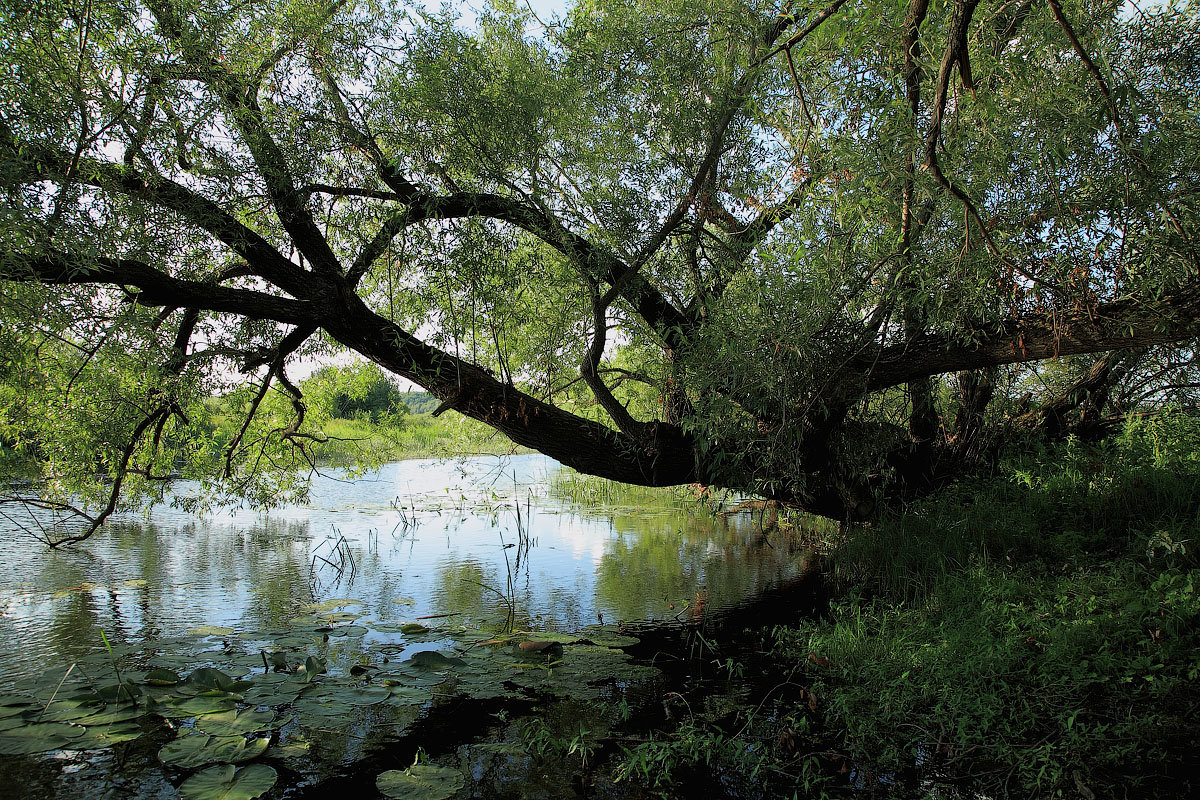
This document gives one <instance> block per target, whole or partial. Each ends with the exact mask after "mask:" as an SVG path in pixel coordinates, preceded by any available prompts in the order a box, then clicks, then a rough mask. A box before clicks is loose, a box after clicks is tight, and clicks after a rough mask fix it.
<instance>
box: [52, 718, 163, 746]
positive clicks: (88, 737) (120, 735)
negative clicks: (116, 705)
mask: <svg viewBox="0 0 1200 800" xmlns="http://www.w3.org/2000/svg"><path fill="white" fill-rule="evenodd" d="M143 733H145V731H143V730H142V726H141V725H138V724H137V723H136V722H133V721H128V722H115V723H113V724H111V725H95V726H93V727H90V728H88V729H86V730H85V731H84V733H83V736H80V737H78V738H76V739H72V740H71V743H70V744H69V745H67V746H66V749H69V750H104V749H107V748H109V747H112V746H113V745H115V744H120V743H121V742H131V741H133V740H134V739H136V738H138V737H139V736H141V735H142V734H143Z"/></svg>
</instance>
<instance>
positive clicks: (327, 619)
mask: <svg viewBox="0 0 1200 800" xmlns="http://www.w3.org/2000/svg"><path fill="white" fill-rule="evenodd" d="M350 604H351V603H350V601H348V600H341V599H339V600H337V601H328V602H327V603H323V604H320V605H314V606H310V607H308V608H305V609H303V611H304V612H305V613H304V614H303V615H302V616H301V617H299V618H297V619H296V620H294V621H293V624H292V625H291V626H289V627H288V628H286V629H283V630H276V631H260V632H246V633H238V632H235V631H231V630H230V629H227V628H212V627H204V628H200V629H197V630H196V631H195V632H194V634H193V635H192V636H190V637H188V638H186V639H160V640H155V641H148V642H146V643H144V644H143V645H141V646H134V645H122V646H117V647H114V648H112V649H111V650H106V651H105V652H103V653H97V654H96V655H94V656H89V657H87V658H85V659H82V660H81V661H79V662H77V663H76V664H75V665H72V666H71V667H70V668H69V669H63V670H50V671H48V672H47V673H46V674H44V675H43V676H41V677H40V678H38V679H29V680H25V681H22V682H19V683H18V684H17V685H16V687H15V690H14V691H13V692H12V693H10V694H4V695H0V755H23V756H32V755H37V754H40V753H49V752H54V751H61V750H67V751H71V750H80V751H81V750H98V749H105V748H110V747H113V746H115V745H117V744H120V743H122V742H128V741H130V740H133V739H136V738H138V737H140V736H142V735H144V734H146V733H147V732H150V731H153V730H157V731H158V732H159V735H161V733H162V732H163V731H164V730H167V729H169V730H172V731H174V732H175V736H174V738H172V739H171V740H170V741H167V742H166V743H165V744H163V745H162V746H161V748H160V749H159V751H158V759H159V761H160V763H161V765H162V768H163V769H164V770H165V772H166V773H167V775H169V776H174V777H173V781H178V783H177V785H178V787H179V792H180V796H181V797H183V798H194V799H195V800H208V798H225V799H226V800H242V799H244V800H249V798H253V797H257V796H259V795H260V794H262V793H263V792H265V791H267V790H268V789H270V787H271V786H272V785H274V783H275V781H276V772H275V770H274V768H272V767H270V766H268V765H266V764H263V763H260V760H262V759H267V760H272V761H279V760H283V761H286V762H287V763H288V764H289V767H290V768H292V769H297V770H301V771H303V770H304V769H306V766H305V765H306V764H311V763H313V760H314V759H321V758H331V757H334V756H331V755H330V754H327V753H323V752H316V751H314V750H309V749H308V748H306V747H305V746H304V745H305V742H306V740H307V737H308V736H310V735H316V733H317V732H330V731H345V730H348V729H349V728H350V727H351V726H360V727H358V728H356V730H359V729H361V730H368V729H369V730H371V731H372V734H371V735H372V737H373V738H372V741H373V742H375V743H382V742H385V741H387V740H388V739H394V738H397V737H399V736H400V735H402V734H403V732H404V731H405V729H406V728H407V727H408V726H409V725H411V723H412V722H414V721H415V720H417V719H418V718H419V717H420V716H421V715H422V714H425V713H428V710H429V709H431V708H433V707H435V706H436V705H437V704H438V703H439V702H441V701H443V700H444V699H446V698H450V697H463V696H465V697H471V698H477V699H492V698H513V699H523V700H536V699H544V698H549V697H571V698H577V699H582V700H589V699H599V698H601V697H604V696H605V694H606V693H608V692H611V691H612V687H613V686H614V685H619V684H624V683H628V682H630V681H635V680H640V679H644V678H648V677H651V676H653V675H655V674H657V673H656V671H655V670H654V669H652V668H649V667H646V666H643V665H638V664H635V663H633V662H632V661H631V660H630V659H629V657H628V656H627V654H626V653H624V652H623V651H622V650H621V649H620V648H622V647H625V646H628V645H631V644H633V643H635V642H636V639H633V638H631V637H628V636H624V635H622V634H621V633H620V632H619V631H615V630H613V629H612V628H606V627H596V628H593V629H589V630H586V631H584V632H582V633H579V634H554V633H544V632H537V633H534V632H518V633H514V634H509V635H504V636H496V635H494V634H491V633H487V632H483V631H474V630H467V629H461V628H458V629H449V628H442V629H439V628H426V627H424V626H421V625H419V624H416V623H407V624H403V625H391V624H385V623H376V622H373V621H369V620H368V621H363V620H362V618H361V616H360V615H358V614H354V613H352V612H346V611H343V610H340V609H342V608H344V607H345V606H346V605H350ZM368 633H370V634H372V636H371V637H368V636H367V634H368ZM197 662H199V663H197ZM164 721H165V723H166V724H164ZM273 743H274V746H273ZM348 755H350V756H354V754H353V753H351V754H348ZM355 757H357V756H355ZM441 769H443V768H438V767H431V766H428V765H414V767H412V768H410V769H409V770H405V771H393V772H397V774H396V775H391V776H389V777H388V778H387V779H386V780H385V779H384V778H383V776H381V778H380V780H381V784H380V786H381V791H384V793H385V794H387V795H388V796H391V797H423V798H433V797H442V796H449V795H442V794H438V793H437V792H441V791H443V790H448V791H449V792H450V794H453V792H454V791H457V788H458V787H459V786H461V780H462V779H461V776H459V777H458V781H459V783H457V784H456V783H455V781H454V780H453V779H451V778H450V777H448V776H446V775H445V774H443V773H442V772H439V770H441ZM452 772H453V771H452ZM455 775H457V773H456V772H455ZM439 776H440V777H439ZM435 784H436V785H437V786H440V787H442V788H440V789H437V791H435V792H433V793H430V792H431V791H432V790H430V789H429V786H431V785H435ZM384 786H387V787H389V788H387V789H386V790H384V788H383V787H384ZM414 786H424V787H425V789H422V792H424V793H412V792H415V791H416V790H415V789H413V788H412V787H414ZM406 787H407V788H406ZM446 787H454V788H452V789H447V788H446ZM406 792H408V793H406Z"/></svg>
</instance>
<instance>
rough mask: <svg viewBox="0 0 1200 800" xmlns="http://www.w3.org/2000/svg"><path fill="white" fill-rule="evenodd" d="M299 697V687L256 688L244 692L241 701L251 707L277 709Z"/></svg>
mask: <svg viewBox="0 0 1200 800" xmlns="http://www.w3.org/2000/svg"><path fill="white" fill-rule="evenodd" d="M299 696H300V688H299V687H286V686H258V687H255V688H254V689H251V690H250V691H248V692H246V694H245V697H244V698H243V699H245V701H246V702H247V703H249V704H250V705H252V706H268V707H270V708H278V707H279V706H286V705H287V704H288V703H291V702H293V701H294V700H295V699H296V698H297V697H299Z"/></svg>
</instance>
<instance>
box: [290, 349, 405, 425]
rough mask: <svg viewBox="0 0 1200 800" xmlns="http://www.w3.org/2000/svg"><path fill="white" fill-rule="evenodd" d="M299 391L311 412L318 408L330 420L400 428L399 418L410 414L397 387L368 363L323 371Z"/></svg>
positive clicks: (374, 366)
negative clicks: (359, 420)
mask: <svg viewBox="0 0 1200 800" xmlns="http://www.w3.org/2000/svg"><path fill="white" fill-rule="evenodd" d="M300 388H301V389H302V390H303V391H304V396H305V397H306V398H307V399H308V402H309V407H310V408H312V407H313V406H316V407H320V408H322V409H323V410H324V411H325V412H326V413H327V414H328V416H330V417H340V418H342V419H350V418H353V417H356V416H362V417H364V418H366V419H368V420H370V421H371V422H372V423H375V424H379V423H380V422H385V421H386V422H388V423H390V424H402V420H401V418H402V417H403V416H404V415H405V414H407V413H408V410H409V409H408V407H407V406H405V405H404V400H403V396H402V394H401V392H400V390H399V389H397V388H396V385H395V384H394V383H392V382H391V381H390V380H389V379H388V377H387V376H386V375H385V374H384V372H383V370H381V369H380V368H379V367H378V366H377V365H375V364H371V363H360V364H356V365H354V366H350V367H322V368H321V369H319V370H317V371H316V372H314V373H313V374H312V375H311V376H310V377H309V378H308V379H307V380H305V381H302V382H301V384H300Z"/></svg>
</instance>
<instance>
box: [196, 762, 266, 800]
mask: <svg viewBox="0 0 1200 800" xmlns="http://www.w3.org/2000/svg"><path fill="white" fill-rule="evenodd" d="M276 777H277V776H276V773H275V770H273V769H272V768H271V767H268V766H266V765H265V764H251V765H250V766H248V767H242V768H241V769H237V768H236V767H234V766H233V765H232V764H222V765H220V766H216V767H209V768H208V769H206V770H203V771H201V772H197V773H196V774H195V775H193V776H192V777H190V778H188V779H187V780H186V781H184V782H183V783H182V784H180V786H179V797H180V798H181V800H253V798H255V797H258V796H259V795H261V794H264V793H265V792H267V791H269V790H270V788H271V787H272V786H274V785H275V778H276Z"/></svg>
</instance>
